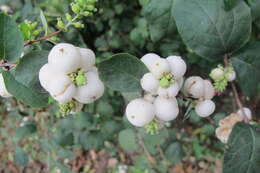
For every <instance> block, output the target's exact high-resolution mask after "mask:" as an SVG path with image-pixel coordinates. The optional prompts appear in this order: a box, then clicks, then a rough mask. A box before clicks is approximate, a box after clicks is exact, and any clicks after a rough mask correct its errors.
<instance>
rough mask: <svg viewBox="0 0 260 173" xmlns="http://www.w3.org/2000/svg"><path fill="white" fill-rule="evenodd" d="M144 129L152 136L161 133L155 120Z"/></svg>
mask: <svg viewBox="0 0 260 173" xmlns="http://www.w3.org/2000/svg"><path fill="white" fill-rule="evenodd" d="M144 128H145V130H146V133H148V134H150V135H155V134H158V132H159V124H158V123H157V121H155V120H153V121H152V122H150V123H149V124H147V125H145V126H144Z"/></svg>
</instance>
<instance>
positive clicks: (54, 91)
mask: <svg viewBox="0 0 260 173" xmlns="http://www.w3.org/2000/svg"><path fill="white" fill-rule="evenodd" d="M48 91H49V93H50V94H51V96H52V97H53V98H54V99H55V100H57V101H58V102H60V103H65V102H67V101H69V100H70V99H71V98H72V97H73V96H74V94H75V91H76V87H75V85H74V84H73V83H72V81H71V79H70V78H69V76H67V75H65V74H63V75H61V74H53V77H52V79H51V80H50V81H49V84H48Z"/></svg>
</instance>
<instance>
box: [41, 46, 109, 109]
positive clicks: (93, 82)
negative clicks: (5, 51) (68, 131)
mask: <svg viewBox="0 0 260 173" xmlns="http://www.w3.org/2000/svg"><path fill="white" fill-rule="evenodd" d="M39 80H40V83H41V85H42V87H43V88H44V89H45V90H47V91H48V92H49V93H50V95H51V96H52V97H53V98H54V99H55V100H57V101H58V102H59V103H60V104H61V105H63V107H64V109H65V112H67V113H68V111H69V113H71V112H77V111H79V110H80V109H81V108H82V104H88V103H92V102H94V101H95V100H96V99H98V98H99V97H101V96H102V95H103V93H104V85H103V83H102V81H101V80H100V79H99V76H98V71H97V68H96V67H95V54H94V52H93V51H92V50H90V49H86V48H79V47H75V46H73V45H71V44H67V43H60V44H57V45H56V46H54V47H53V48H52V50H51V51H50V53H49V56H48V63H47V64H45V65H44V66H42V68H41V69H40V72H39Z"/></svg>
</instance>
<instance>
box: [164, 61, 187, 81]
mask: <svg viewBox="0 0 260 173" xmlns="http://www.w3.org/2000/svg"><path fill="white" fill-rule="evenodd" d="M166 59H167V61H168V62H169V64H170V67H171V73H172V75H173V76H174V79H180V78H181V77H182V76H183V75H184V74H185V73H186V70H187V65H186V63H185V61H184V60H183V59H182V58H181V57H180V56H169V57H167V58H166Z"/></svg>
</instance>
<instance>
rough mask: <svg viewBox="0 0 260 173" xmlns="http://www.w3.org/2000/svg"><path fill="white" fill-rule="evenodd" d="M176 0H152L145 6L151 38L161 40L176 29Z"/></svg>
mask: <svg viewBox="0 0 260 173" xmlns="http://www.w3.org/2000/svg"><path fill="white" fill-rule="evenodd" d="M173 3H174V0H163V1H161V2H158V0H151V1H150V2H149V3H148V5H147V6H146V7H145V8H144V15H145V18H146V19H147V21H148V24H149V26H148V27H149V30H150V35H151V39H152V40H153V41H158V40H160V39H161V38H162V37H163V36H165V35H167V34H170V33H173V31H175V30H176V26H175V22H174V17H173Z"/></svg>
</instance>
